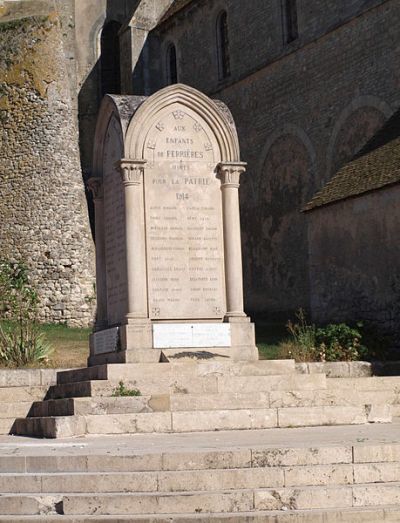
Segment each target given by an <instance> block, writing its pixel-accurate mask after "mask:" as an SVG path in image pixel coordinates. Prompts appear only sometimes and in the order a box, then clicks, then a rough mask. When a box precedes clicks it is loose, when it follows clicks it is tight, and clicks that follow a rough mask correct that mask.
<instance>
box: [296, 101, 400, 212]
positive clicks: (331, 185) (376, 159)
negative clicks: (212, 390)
mask: <svg viewBox="0 0 400 523" xmlns="http://www.w3.org/2000/svg"><path fill="white" fill-rule="evenodd" d="M399 182H400V110H399V111H397V112H396V113H394V115H393V116H392V117H391V118H390V119H389V120H388V121H387V122H386V123H385V125H384V126H383V127H382V128H381V129H380V130H379V131H378V132H377V133H376V134H375V135H374V136H373V138H371V140H370V141H369V142H368V143H367V144H366V145H365V146H364V147H363V148H362V149H361V150H360V151H359V152H358V153H357V154H356V155H355V157H354V158H353V160H352V161H351V162H349V163H347V164H346V165H344V166H343V167H342V168H341V169H340V170H339V171H338V172H337V174H336V175H335V176H334V177H333V178H332V179H331V180H330V181H329V182H328V183H327V184H326V185H325V187H323V189H322V190H321V191H319V192H318V193H317V194H316V195H315V196H314V198H313V199H312V200H311V201H310V202H309V203H308V204H307V205H306V206H305V207H304V208H303V211H311V210H312V209H315V208H317V207H322V206H324V205H328V204H330V203H334V202H337V201H339V200H344V199H346V198H350V197H354V196H358V195H360V194H363V193H365V192H369V191H373V190H376V189H380V188H382V187H385V186H386V185H391V184H394V183H399Z"/></svg>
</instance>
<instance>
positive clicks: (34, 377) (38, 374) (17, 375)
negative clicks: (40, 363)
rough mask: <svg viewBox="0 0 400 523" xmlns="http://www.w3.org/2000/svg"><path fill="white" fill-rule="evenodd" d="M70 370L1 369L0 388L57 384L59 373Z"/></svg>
mask: <svg viewBox="0 0 400 523" xmlns="http://www.w3.org/2000/svg"><path fill="white" fill-rule="evenodd" d="M62 370H63V371H64V370H68V369H0V387H36V386H40V385H43V386H50V385H55V384H56V383H57V372H59V371H62Z"/></svg>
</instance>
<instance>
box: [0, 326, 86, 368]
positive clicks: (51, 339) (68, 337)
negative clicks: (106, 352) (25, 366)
mask: <svg viewBox="0 0 400 523" xmlns="http://www.w3.org/2000/svg"><path fill="white" fill-rule="evenodd" d="M41 331H42V332H43V333H44V334H45V337H46V341H47V342H48V343H50V344H51V345H52V347H53V348H54V352H53V353H52V355H51V356H50V360H49V361H48V363H47V364H46V367H49V368H71V367H86V364H87V357H88V356H89V334H90V333H91V331H92V330H91V329H90V328H87V329H76V328H71V327H67V326H65V325H56V324H45V325H42V326H41ZM0 366H1V364H0ZM35 366H37V367H43V364H37V365H35V364H31V365H30V366H29V367H30V368H34V367H35Z"/></svg>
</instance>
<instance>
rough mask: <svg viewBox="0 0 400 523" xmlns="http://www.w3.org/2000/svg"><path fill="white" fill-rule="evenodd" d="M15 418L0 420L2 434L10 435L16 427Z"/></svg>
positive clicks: (0, 432)
mask: <svg viewBox="0 0 400 523" xmlns="http://www.w3.org/2000/svg"><path fill="white" fill-rule="evenodd" d="M14 423H15V418H1V419H0V434H2V435H3V434H10V431H11V429H12V428H13V427H14Z"/></svg>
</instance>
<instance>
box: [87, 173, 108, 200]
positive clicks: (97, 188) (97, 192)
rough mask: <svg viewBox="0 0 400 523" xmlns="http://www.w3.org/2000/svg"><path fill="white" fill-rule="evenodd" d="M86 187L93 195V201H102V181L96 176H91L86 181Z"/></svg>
mask: <svg viewBox="0 0 400 523" xmlns="http://www.w3.org/2000/svg"><path fill="white" fill-rule="evenodd" d="M87 187H88V189H89V191H90V192H91V193H92V195H93V201H95V202H96V201H98V200H102V199H103V196H104V191H103V179H102V178H100V177H97V176H92V177H91V178H89V180H88V181H87Z"/></svg>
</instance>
